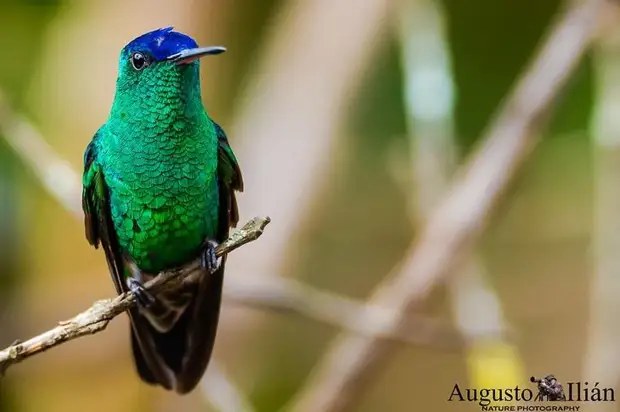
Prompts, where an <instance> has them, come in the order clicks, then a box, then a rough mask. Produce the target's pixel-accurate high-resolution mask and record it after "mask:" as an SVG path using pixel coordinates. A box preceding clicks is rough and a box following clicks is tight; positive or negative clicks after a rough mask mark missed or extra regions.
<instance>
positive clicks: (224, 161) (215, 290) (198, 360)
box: [174, 122, 243, 393]
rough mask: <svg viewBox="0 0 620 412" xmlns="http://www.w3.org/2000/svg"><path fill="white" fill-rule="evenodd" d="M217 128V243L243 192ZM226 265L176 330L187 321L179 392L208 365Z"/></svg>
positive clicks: (203, 289)
mask: <svg viewBox="0 0 620 412" xmlns="http://www.w3.org/2000/svg"><path fill="white" fill-rule="evenodd" d="M214 125H215V128H216V132H217V136H218V167H217V174H218V183H219V192H220V193H219V197H220V205H219V222H220V225H219V229H218V234H217V239H216V240H217V241H218V242H222V241H224V240H226V239H227V238H228V233H229V230H230V228H231V227H234V226H235V225H236V224H237V222H238V221H239V211H238V208H237V199H236V197H235V191H242V190H243V178H242V176H241V169H240V168H239V164H238V163H237V159H236V158H235V154H234V153H233V151H232V149H231V148H230V145H229V144H228V139H227V138H226V134H225V133H224V130H222V128H221V127H220V126H219V125H218V124H217V123H215V122H214ZM225 265H226V256H224V257H222V262H221V266H220V268H219V269H218V270H217V271H216V272H215V273H213V274H211V275H206V276H205V277H204V278H203V281H202V282H201V284H200V286H199V288H200V289H199V291H198V293H197V294H196V301H195V302H194V303H192V316H191V318H189V317H186V316H185V315H187V314H184V315H183V317H182V322H179V323H178V325H177V326H175V328H174V329H177V327H181V326H180V325H181V324H183V323H184V322H183V321H187V322H188V324H187V325H186V326H185V327H186V330H187V331H189V335H188V340H187V345H188V346H187V351H186V352H185V356H184V358H183V368H182V371H181V373H179V374H177V383H176V391H177V392H179V393H187V392H189V391H191V390H192V389H193V388H194V387H195V386H196V385H197V384H198V382H199V381H200V378H201V377H202V375H203V374H204V372H205V370H206V368H207V365H208V364H209V359H210V358H211V353H212V352H213V345H214V343H215V336H216V333H217V325H218V321H219V313H220V306H221V301H222V287H223V284H224V267H225ZM188 312H189V311H188Z"/></svg>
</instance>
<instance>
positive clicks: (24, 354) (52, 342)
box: [0, 217, 270, 373]
mask: <svg viewBox="0 0 620 412" xmlns="http://www.w3.org/2000/svg"><path fill="white" fill-rule="evenodd" d="M269 222H270V219H269V218H268V217H255V218H254V219H252V220H250V221H249V222H248V223H246V224H245V226H243V227H242V228H241V229H234V230H233V231H232V232H231V234H230V237H229V238H228V239H227V240H226V241H224V242H222V243H221V244H220V245H219V246H218V247H217V249H216V252H215V253H216V255H217V256H223V255H225V254H227V253H229V252H231V251H233V250H235V249H237V248H238V247H240V246H242V245H244V244H246V243H248V242H251V241H253V240H256V239H258V238H259V237H260V235H262V233H263V230H264V228H265V226H267V224H269ZM199 265H200V261H199V260H197V261H194V262H192V263H191V264H190V265H188V266H187V267H184V268H182V269H178V270H173V271H167V272H162V273H160V274H159V275H158V276H156V277H155V278H154V279H152V280H150V281H148V282H147V283H145V285H144V286H145V288H146V289H147V290H149V291H151V292H153V293H155V294H156V293H157V292H158V291H161V290H164V289H167V288H171V287H175V286H176V287H178V286H179V285H180V284H182V283H183V282H185V281H187V280H188V279H189V278H191V277H192V276H193V273H194V272H196V269H198V268H199ZM135 304H136V297H135V295H134V294H133V292H127V293H123V294H121V295H119V296H117V297H115V298H111V299H104V300H99V301H97V302H95V303H94V304H93V305H92V306H91V307H90V308H88V309H87V310H85V311H84V312H82V313H80V314H78V315H77V316H74V317H73V318H71V319H69V320H67V321H62V322H59V324H58V326H56V327H55V328H53V329H51V330H49V331H47V332H45V333H42V334H40V335H38V336H35V337H34V338H31V339H29V340H27V341H25V342H21V343H15V344H13V345H11V346H9V347H8V348H6V349H4V350H2V351H0V372H2V373H4V372H5V371H6V369H7V368H8V367H9V366H11V365H13V364H15V363H19V362H21V361H23V360H24V359H27V358H29V357H31V356H33V355H36V354H38V353H41V352H44V351H46V350H48V349H51V348H53V347H56V346H58V345H61V344H63V343H65V342H68V341H70V340H73V339H77V338H79V337H82V336H86V335H92V334H94V333H98V332H101V331H103V330H104V329H105V328H106V327H107V326H108V323H109V322H110V321H111V320H112V319H114V318H115V317H116V316H118V315H120V314H121V313H123V312H125V311H126V310H128V309H129V308H131V307H132V306H134V305H135Z"/></svg>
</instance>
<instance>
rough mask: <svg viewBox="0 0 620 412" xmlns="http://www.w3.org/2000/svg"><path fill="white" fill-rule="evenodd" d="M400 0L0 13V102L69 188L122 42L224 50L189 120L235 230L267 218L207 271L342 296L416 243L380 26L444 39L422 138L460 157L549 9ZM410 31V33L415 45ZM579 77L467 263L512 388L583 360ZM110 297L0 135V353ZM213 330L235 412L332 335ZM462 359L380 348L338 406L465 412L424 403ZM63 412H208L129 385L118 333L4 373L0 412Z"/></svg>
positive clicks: (396, 81) (396, 74)
mask: <svg viewBox="0 0 620 412" xmlns="http://www.w3.org/2000/svg"><path fill="white" fill-rule="evenodd" d="M409 3H411V4H407V1H398V2H397V1H390V2H388V1H380V0H368V1H365V2H359V1H358V2H356V1H353V0H338V1H334V2H328V1H316V2H312V1H309V0H305V1H301V0H298V1H293V0H288V1H285V0H275V1H274V0H263V1H260V2H258V1H254V2H252V1H247V0H246V1H241V0H233V1H222V0H209V1H193V0H179V1H176V2H170V1H169V2H166V1H163V0H162V1H160V0H157V1H147V0H136V1H133V2H131V3H129V2H121V1H118V0H114V1H103V0H91V1H81V2H80V1H54V0H29V1H25V0H0V50H2V53H1V55H0V62H1V64H0V93H2V94H3V98H4V99H5V101H6V102H8V104H9V105H10V106H11V107H12V109H13V110H14V111H15V112H18V113H23V114H24V115H25V116H27V118H28V119H29V120H30V121H31V122H32V124H34V125H35V126H36V128H37V129H38V130H39V131H40V132H41V134H42V135H43V136H44V138H45V140H46V142H47V143H48V144H49V145H50V146H51V148H53V150H54V151H55V152H57V153H58V154H59V155H60V156H61V157H62V158H64V159H65V160H66V161H67V162H69V164H70V165H71V166H72V167H73V169H74V170H76V171H77V172H78V173H81V167H82V165H81V161H82V153H83V150H84V148H85V147H86V145H87V143H88V142H89V141H90V139H91V137H92V135H93V133H94V132H95V131H96V129H97V128H98V127H99V125H100V124H101V123H103V122H104V121H105V119H106V116H107V113H108V110H109V107H110V105H111V102H112V99H113V95H114V81H115V78H116V65H117V59H118V53H119V51H120V49H121V48H122V47H123V46H124V45H125V44H126V43H127V42H128V41H130V40H131V39H132V38H134V37H135V36H137V35H139V34H140V33H142V32H145V31H147V30H151V29H154V28H158V27H164V26H169V25H173V26H175V28H176V29H177V30H180V31H183V32H185V33H188V34H190V35H192V36H193V37H195V38H196V39H197V40H198V42H199V44H223V45H225V46H226V47H227V48H228V50H229V51H228V52H227V53H226V54H224V55H222V56H221V57H217V58H212V59H208V61H207V60H204V61H203V63H202V75H203V76H202V78H203V83H202V86H203V91H204V94H203V97H204V101H205V105H206V107H207V108H208V110H209V112H210V114H211V115H212V117H213V118H214V119H216V120H217V121H218V123H220V124H221V125H223V127H224V128H225V129H226V130H227V131H228V135H229V138H230V140H231V144H232V146H233V149H234V150H235V151H236V152H238V154H239V155H238V157H239V160H240V162H241V166H242V169H243V171H244V175H245V176H247V178H246V193H245V194H243V195H241V214H242V220H247V219H249V218H251V217H253V216H254V215H257V214H261V215H269V216H271V218H272V219H273V223H272V226H271V227H269V228H268V230H267V231H266V234H265V235H264V237H263V238H261V239H260V240H259V241H258V242H256V244H252V245H249V246H247V247H246V248H242V250H241V251H239V252H235V253H234V254H232V255H231V256H230V259H229V261H230V268H229V272H230V273H232V272H234V275H235V276H239V277H241V278H242V277H244V276H248V277H251V276H256V277H260V276H263V275H278V276H286V277H291V278H298V279H299V280H302V281H304V282H307V283H308V284H311V285H313V286H316V287H320V288H325V289H329V290H332V291H335V292H337V293H341V294H343V295H347V296H351V297H354V298H359V299H364V298H365V297H366V296H368V295H369V293H370V292H371V291H372V289H373V286H374V285H376V284H377V282H378V281H379V280H380V279H382V278H383V277H384V276H386V275H387V274H388V273H389V272H390V271H391V269H392V268H393V267H395V265H396V264H397V263H398V262H399V261H400V260H401V259H403V257H404V254H405V253H406V251H407V247H408V245H409V244H410V242H411V241H412V240H413V239H414V236H415V234H416V229H417V226H419V225H416V224H412V223H411V221H412V219H410V213H409V211H408V210H409V209H408V207H409V206H408V199H410V196H415V193H416V192H415V190H414V188H413V186H414V185H412V184H411V183H412V179H411V178H410V177H409V173H410V172H409V170H410V169H409V168H410V165H411V164H412V163H415V156H414V155H412V153H413V151H410V150H409V149H407V148H408V147H411V145H412V142H413V141H415V139H416V138H420V136H415V130H411V127H412V125H416V124H417V123H416V119H413V121H411V119H408V118H407V117H408V116H409V115H408V113H409V111H408V108H407V104H408V103H407V99H406V90H405V89H406V87H405V85H406V84H407V82H406V78H407V76H408V75H410V73H409V72H408V70H407V65H406V63H405V54H404V49H405V47H406V43H407V41H408V40H407V39H406V38H405V37H403V35H402V31H399V30H398V29H397V27H398V26H399V23H398V19H399V18H400V17H402V15H403V13H406V10H410V9H408V8H407V7H411V6H412V4H413V3H416V5H415V7H413V9H412V10H414V11H415V10H424V8H430V9H432V10H435V11H436V12H438V13H439V15H440V19H441V21H443V24H445V26H443V27H444V28H445V31H443V32H442V33H443V34H444V35H445V41H446V42H445V44H444V46H445V50H443V53H445V55H447V56H449V60H448V62H447V63H446V64H445V67H440V68H439V69H441V70H444V71H446V72H447V73H448V74H449V76H450V77H449V80H451V82H452V84H453V86H454V97H455V100H454V111H453V113H447V114H446V113H444V114H443V117H442V116H439V117H436V118H435V120H433V121H434V122H435V123H439V124H442V122H444V121H446V122H447V120H446V119H448V118H453V120H454V124H453V130H452V132H453V135H452V136H450V138H451V139H454V141H453V142H454V147H453V148H454V150H456V152H457V153H458V157H459V158H462V157H464V156H466V155H467V154H468V153H469V151H470V149H471V148H472V146H473V145H474V144H475V143H476V140H477V138H478V137H479V136H480V135H481V133H482V132H483V130H484V127H485V125H486V124H487V122H488V121H489V120H490V119H491V118H492V116H493V114H494V113H495V109H496V107H497V106H498V104H500V102H501V101H502V99H503V98H504V96H505V95H506V93H507V92H508V91H509V90H510V88H511V86H512V85H513V84H514V83H515V81H516V79H517V78H518V75H519V74H520V73H521V72H522V70H523V69H524V67H525V66H526V64H527V62H528V61H529V60H530V59H531V58H532V56H533V53H534V52H535V50H536V46H537V45H538V44H539V42H540V41H541V39H542V37H543V35H544V33H545V32H546V31H547V30H548V29H549V27H550V23H551V22H552V21H553V17H554V16H555V15H556V13H557V12H558V11H559V10H560V8H561V3H560V2H558V1H555V0H545V1H537V0H520V1H495V0H472V1H466V2H465V1H457V0H445V1H444V2H441V3H434V2H432V1H420V2H417V0H415V1H414V0H411V1H410V2H409ZM401 8H402V10H401ZM403 10H405V11H403ZM440 28H441V25H440ZM411 29H412V30H413V31H414V32H415V33H418V34H420V33H422V34H423V31H422V30H423V29H424V30H429V32H431V34H432V32H433V30H436V27H435V26H433V25H432V24H431V25H430V27H428V28H426V29H425V28H420V30H419V31H418V32H416V31H415V30H416V27H412V28H411ZM416 35H417V34H416ZM431 37H432V36H431ZM418 63H420V64H423V63H424V62H423V61H420V62H418ZM597 64H598V63H597V59H596V58H595V57H594V56H593V55H592V54H590V55H588V56H587V58H586V59H585V60H584V61H583V62H582V64H581V66H580V67H579V69H578V70H577V72H576V73H575V74H574V75H573V76H572V77H571V81H570V84H569V87H568V88H567V90H566V92H565V93H564V94H563V95H562V99H561V101H560V104H559V106H558V107H557V110H556V112H555V115H554V116H553V119H552V121H551V124H550V127H548V128H547V129H545V132H544V133H545V135H544V138H543V140H542V143H541V145H540V146H539V147H538V149H537V151H536V152H535V153H534V155H533V156H532V157H531V159H530V160H528V161H527V164H526V167H525V170H524V172H523V173H522V174H521V175H520V176H519V179H518V181H517V183H516V185H515V186H514V187H513V188H512V190H510V191H509V194H508V196H507V197H506V198H505V199H503V201H502V202H501V206H500V208H499V209H498V210H497V211H496V212H497V213H496V215H495V216H494V217H493V219H492V221H491V225H490V229H489V231H488V232H487V233H486V234H485V236H484V239H483V242H482V243H481V245H480V246H481V250H480V254H479V255H480V264H481V265H482V266H483V267H484V273H485V279H486V282H485V284H486V286H485V287H486V288H487V289H488V290H490V292H491V293H492V295H493V296H494V297H495V298H496V299H497V301H498V302H499V303H500V307H501V308H502V311H503V315H502V318H503V322H505V323H506V324H509V325H510V327H511V330H512V331H513V332H514V336H513V337H514V339H512V340H511V341H510V344H513V345H515V347H516V349H517V353H518V354H519V359H518V360H515V362H522V365H523V366H522V367H523V369H524V371H525V375H523V376H519V377H518V378H519V379H521V381H519V382H515V384H517V383H519V384H524V382H526V381H527V379H528V378H529V376H530V375H536V376H539V375H544V374H546V373H554V374H556V376H558V377H559V378H560V380H573V381H575V380H579V379H580V377H581V376H583V373H584V368H585V366H584V365H585V364H586V363H587V362H586V359H587V358H588V350H589V349H588V337H589V336H590V334H591V332H588V331H590V328H589V325H590V324H591V321H590V320H589V316H590V315H591V313H590V312H591V309H590V304H591V303H592V301H593V299H596V297H595V296H591V295H589V294H588V293H587V291H588V290H589V289H590V287H591V285H592V282H593V279H594V276H595V272H596V270H595V268H596V264H595V258H596V256H597V255H596V254H593V253H592V251H593V247H594V246H593V239H594V238H595V236H596V233H597V226H596V225H595V224H594V222H595V216H596V214H597V210H598V209H597V206H596V202H595V199H596V198H597V197H596V196H595V190H594V188H595V182H596V181H597V179H599V178H600V176H598V175H599V174H600V173H605V171H604V170H600V169H597V168H596V167H595V166H596V164H597V163H596V159H598V157H596V156H595V155H596V154H597V153H599V152H598V151H597V149H596V147H597V146H596V143H595V136H593V132H591V123H592V121H593V120H592V118H593V117H592V116H593V110H594V107H595V106H596V99H597V93H596V90H597V89H596V87H597V86H596V85H597V82H598V81H599V80H600V79H598V78H597V74H596V73H597V72H596V70H595V68H596V66H597ZM439 69H437V70H439ZM432 99H433V93H430V94H429V101H428V102H429V103H428V104H429V105H430V106H432V105H433V102H431V101H430V100H432ZM448 106H450V104H448ZM445 110H451V108H450V107H448V108H447V109H445ZM0 121H2V118H1V117H0ZM5 121H6V119H5ZM418 123H420V122H418ZM430 123H432V122H430ZM416 130H417V129H416ZM604 152H605V153H606V154H604V156H607V157H606V158H611V159H613V158H614V153H613V150H606V151H604ZM610 152H611V154H610ZM608 155H609V156H608ZM615 159H618V156H617V155H616V156H615ZM612 163H613V160H612ZM611 173H612V176H611V178H612V180H613V177H614V176H615V175H613V168H612V172H611ZM424 179H425V177H424V176H420V175H417V176H416V181H417V182H420V181H422V182H424ZM51 184H52V185H53V184H58V185H62V183H59V182H57V181H56V182H55V183H54V181H53V182H52V183H51ZM418 184H423V183H418ZM593 255H594V256H593ZM113 293H114V290H113V287H112V282H111V281H110V279H109V277H108V274H107V269H106V266H105V260H104V256H103V253H101V252H100V251H95V250H93V249H91V248H90V247H89V246H88V244H87V242H86V241H85V239H84V235H83V228H82V222H81V221H80V219H76V218H75V216H74V215H72V214H71V212H69V211H67V210H66V209H65V208H64V207H63V206H62V205H61V204H60V203H59V202H58V201H57V199H55V198H54V197H53V196H50V194H49V192H48V191H46V190H45V188H44V186H42V185H41V184H40V182H39V180H38V179H37V177H36V175H35V174H33V173H31V171H30V170H29V167H28V166H27V162H24V161H23V159H22V158H21V157H20V156H16V153H15V151H14V150H12V149H11V148H10V147H9V145H7V144H6V141H5V140H4V139H0V345H1V346H3V347H4V346H6V345H8V344H10V343H11V342H12V341H13V340H15V339H16V338H22V339H23V338H26V337H28V336H31V335H34V334H36V333H38V332H41V331H44V330H46V329H47V328H49V327H52V326H53V325H54V324H55V322H57V321H58V320H61V319H66V318H69V317H71V316H73V315H74V314H76V313H78V312H79V311H81V310H83V309H85V308H86V307H88V305H90V304H91V303H92V302H93V301H94V300H96V299H99V298H103V297H108V296H111V295H112V294H113ZM454 299H455V298H454V293H452V292H450V293H449V292H448V291H447V288H444V287H442V288H440V289H439V290H437V291H436V292H435V293H434V294H433V295H432V297H431V299H429V301H428V304H427V305H426V306H425V308H424V313H426V314H427V315H429V316H433V317H436V318H437V319H442V320H444V321H446V322H450V323H452V325H453V327H455V328H459V324H458V321H456V320H454V319H456V318H458V316H455V315H454V310H453V309H452V307H453V305H452V303H453V300H454ZM480 305H483V303H480ZM483 309H484V308H483ZM489 310H493V309H489ZM223 312H224V313H223V317H222V322H221V324H222V327H221V331H220V335H219V337H218V342H217V343H216V350H215V358H216V359H217V361H218V364H220V365H223V367H224V368H225V369H226V371H227V373H228V375H229V376H230V378H231V379H232V380H233V381H234V382H236V384H237V385H238V386H239V388H240V389H241V391H242V392H243V393H244V394H245V395H246V396H247V397H248V399H249V401H250V403H251V404H252V405H254V407H255V409H256V411H276V410H278V409H279V408H281V407H282V406H284V405H285V404H286V403H287V401H288V400H289V399H290V398H291V397H292V396H293V395H294V394H295V392H296V391H297V390H298V389H299V388H300V387H301V385H303V383H304V380H305V379H306V377H307V375H308V373H310V371H311V369H312V367H313V366H314V365H315V364H316V363H317V362H318V361H319V360H320V358H321V355H322V353H323V351H324V349H325V348H326V347H327V344H328V343H329V342H330V340H331V339H332V338H333V337H334V336H336V334H337V333H338V329H336V328H333V327H331V326H325V325H324V324H321V323H319V322H316V321H313V320H310V319H307V318H304V317H301V316H298V315H294V314H290V315H289V314H285V315H280V314H274V313H271V312H262V311H257V310H256V309H253V308H245V307H243V305H238V304H232V303H225V304H224V309H223ZM592 333H594V332H592ZM511 336H512V335H511ZM496 338H497V339H499V338H498V337H496ZM468 356H469V355H467V350H466V348H460V349H451V350H445V349H440V348H436V347H433V345H427V346H413V345H407V344H399V346H398V347H397V348H396V349H395V355H394V357H393V358H392V359H391V361H390V362H389V364H388V365H385V366H386V367H385V368H384V369H383V370H380V371H377V375H376V376H374V378H373V381H372V383H371V390H370V391H368V392H366V393H363V394H359V396H360V397H361V400H360V403H359V406H356V408H355V410H356V411H357V410H359V411H361V412H370V411H390V412H401V411H402V412H407V411H413V410H425V411H438V412H439V411H451V410H464V411H469V410H471V411H474V410H479V408H478V407H477V406H476V405H475V404H473V403H472V404H465V403H461V404H455V403H448V402H447V401H446V400H447V398H448V396H449V394H450V391H451V389H452V387H453V385H454V383H455V382H460V383H461V384H463V385H468V383H467V382H468V381H469V380H470V375H469V373H468V363H467V359H468ZM612 366H613V367H614V370H615V368H617V365H615V364H613V365H611V364H610V365H609V368H611V367H612ZM613 376H615V375H613ZM596 379H599V380H601V385H602V386H614V387H615V385H616V382H615V381H613V382H609V381H605V382H603V381H602V379H603V378H602V377H598V375H597V377H596ZM469 384H473V383H471V382H470V383H469ZM179 408H180V409H179ZM85 410H88V411H93V412H95V411H108V410H115V411H118V412H123V411H170V410H183V411H188V412H189V411H204V410H217V409H216V408H215V407H214V406H212V405H211V403H210V402H209V400H208V399H206V397H205V396H204V391H201V390H197V391H195V392H194V393H192V394H191V395H189V396H187V397H184V398H178V397H176V396H175V395H172V394H168V393H165V392H164V391H162V390H158V389H153V388H150V387H146V386H145V385H143V384H142V383H141V382H140V381H139V380H138V378H137V376H136V374H135V373H134V370H133V365H132V361H131V357H130V346H129V337H128V326H127V320H126V319H125V316H122V317H119V318H117V319H115V320H114V321H113V322H112V324H111V325H110V326H109V328H108V330H106V331H105V332H104V333H102V334H99V335H97V336H93V337H87V338H84V339H80V340H77V341H73V342H70V343H68V344H66V345H63V346H61V347H59V348H57V349H54V350H52V351H50V352H47V353H45V354H43V355H41V356H37V357H35V358H33V359H31V360H28V361H26V362H24V363H23V364H20V365H18V366H15V367H14V368H12V369H11V370H10V371H9V373H8V374H7V377H6V378H5V379H3V380H2V382H1V383H0V411H2V412H4V411H7V412H13V411H16V412H30V411H33V412H52V411H63V412H66V411H85ZM586 410H587V409H586ZM597 410H598V409H597Z"/></svg>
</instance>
